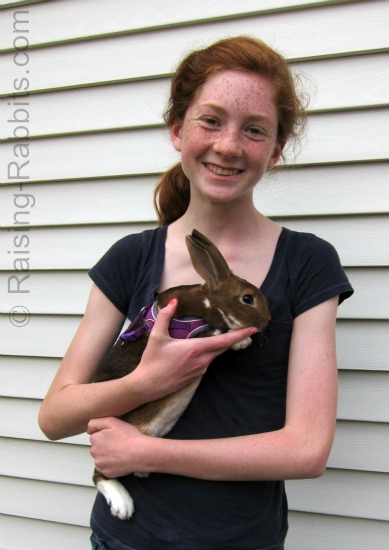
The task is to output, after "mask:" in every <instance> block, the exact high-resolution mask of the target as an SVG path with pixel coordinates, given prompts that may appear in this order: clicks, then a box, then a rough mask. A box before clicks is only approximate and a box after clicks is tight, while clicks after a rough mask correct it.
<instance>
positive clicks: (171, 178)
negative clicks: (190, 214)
mask: <svg viewBox="0 0 389 550" xmlns="http://www.w3.org/2000/svg"><path fill="white" fill-rule="evenodd" d="M189 201H190V186H189V180H188V178H187V177H186V176H185V174H184V172H183V170H182V167H181V162H178V163H177V164H175V165H174V166H172V167H171V168H170V169H169V170H168V171H167V172H165V173H164V174H163V176H162V178H161V179H160V181H159V182H158V184H157V186H156V188H155V191H154V208H155V210H156V212H157V215H158V221H159V225H160V226H162V225H167V224H169V223H172V222H174V221H176V220H178V218H180V217H181V216H182V215H183V214H185V212H186V210H187V208H188V206H189Z"/></svg>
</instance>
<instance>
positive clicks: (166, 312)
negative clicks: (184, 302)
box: [153, 298, 178, 336]
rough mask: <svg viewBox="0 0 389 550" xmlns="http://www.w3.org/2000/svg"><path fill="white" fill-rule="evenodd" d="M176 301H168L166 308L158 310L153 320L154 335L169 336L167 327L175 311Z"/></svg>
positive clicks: (174, 299)
mask: <svg viewBox="0 0 389 550" xmlns="http://www.w3.org/2000/svg"><path fill="white" fill-rule="evenodd" d="M177 304H178V301H177V299H176V298H173V299H172V300H170V302H169V303H168V304H167V306H165V307H163V308H161V309H160V311H159V312H158V315H157V318H156V320H155V324H154V328H153V331H155V334H164V335H165V336H169V325H170V322H171V320H172V319H173V316H174V313H175V312H176V309H177Z"/></svg>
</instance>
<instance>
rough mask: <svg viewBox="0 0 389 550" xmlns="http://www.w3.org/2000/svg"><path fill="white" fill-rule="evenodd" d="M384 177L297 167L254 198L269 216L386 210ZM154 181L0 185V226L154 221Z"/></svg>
mask: <svg viewBox="0 0 389 550" xmlns="http://www.w3.org/2000/svg"><path fill="white" fill-rule="evenodd" d="M388 177H389V164H388V163H386V162H379V163H362V164H358V163H356V164H346V165H332V166H331V165H326V166H305V167H304V166H303V167H297V166H296V167H294V168H292V169H288V168H285V169H281V170H279V171H276V172H272V173H270V174H266V175H265V176H264V178H263V179H262V180H261V183H260V184H259V185H257V187H256V189H255V191H254V201H255V205H256V206H257V208H258V210H260V211H261V212H262V213H264V214H265V215H267V216H270V217H280V216H291V217H292V216H293V217H297V216H312V215H320V216H323V215H336V214H338V215H344V214H365V213H368V214H380V213H382V214H386V213H387V211H388V203H389V198H388V200H385V197H386V196H387V194H388ZM158 179H159V174H156V175H153V176H134V177H123V178H117V179H109V178H107V179H97V180H78V181H68V182H57V183H55V202H53V186H54V184H53V183H52V182H46V183H28V182H27V183H26V185H24V188H23V190H22V191H20V190H19V189H18V185H17V184H16V185H15V184H11V185H4V186H3V187H2V198H1V208H2V217H3V225H5V226H8V227H12V226H14V223H15V221H17V220H18V219H19V218H18V216H19V217H20V219H21V220H22V219H24V221H28V222H29V226H30V227H33V226H35V225H39V226H50V225H55V226H57V227H58V226H62V225H90V224H96V223H101V224H107V223H127V222H128V221H129V220H131V221H132V223H134V222H138V223H140V222H155V220H156V213H155V210H154V207H153V200H152V197H153V192H154V187H155V185H156V183H157V181H158ZM366 185H369V193H366V192H365V191H366ZM362 195H363V196H364V200H363V201H361V199H360V197H361V196H362ZM75 196H77V200H76V201H75V200H74V197H75ZM22 211H28V214H25V217H24V218H23V216H22V214H18V212H22Z"/></svg>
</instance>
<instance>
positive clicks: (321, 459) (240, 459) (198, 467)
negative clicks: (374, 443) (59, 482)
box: [88, 297, 338, 481]
mask: <svg viewBox="0 0 389 550" xmlns="http://www.w3.org/2000/svg"><path fill="white" fill-rule="evenodd" d="M337 302H338V299H337V297H336V298H333V299H331V300H328V301H327V302H325V303H323V304H320V305H318V306H316V307H315V308H312V309H311V310H309V311H307V312H305V313H303V314H302V315H300V316H298V317H297V318H296V319H295V322H294V328H293V334H292V341H291V348H290V359H289V373H288V388H287V414H286V422H285V427H284V428H282V429H280V430H278V431H273V432H269V433H263V434H256V435H249V436H242V437H235V438H225V439H214V440H197V441H177V440H171V439H170V440H169V439H160V438H152V437H147V436H144V435H141V434H140V433H139V432H138V431H137V430H136V429H135V428H134V427H133V426H130V425H128V424H125V423H123V422H121V421H119V420H117V419H112V418H108V419H100V420H92V421H91V422H90V423H89V427H88V432H89V433H90V434H91V442H92V450H91V454H92V456H93V457H94V458H95V462H96V465H97V468H98V469H99V471H101V472H102V473H104V474H105V475H106V476H107V477H117V476H119V475H124V474H126V473H129V472H133V471H146V472H163V473H170V474H178V475H185V476H190V477H195V478H201V479H210V480H242V481H243V480H274V479H298V478H309V477H318V476H320V475H321V474H322V473H323V472H324V470H325V466H326V462H327V459H328V455H329V452H330V449H331V445H332V441H333V436H334V430H335V422H336V404H337V366H336V353H335V319H336V309H337Z"/></svg>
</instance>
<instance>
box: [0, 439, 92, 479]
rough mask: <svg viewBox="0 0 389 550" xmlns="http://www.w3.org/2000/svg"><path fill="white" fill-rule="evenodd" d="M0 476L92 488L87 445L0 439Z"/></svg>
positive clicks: (90, 461)
mask: <svg viewBox="0 0 389 550" xmlns="http://www.w3.org/2000/svg"><path fill="white" fill-rule="evenodd" d="M0 449H1V454H0V475H3V476H7V477H15V478H26V479H35V480H41V481H54V482H58V483H69V484H70V485H82V486H85V487H94V485H93V482H92V475H93V469H94V462H93V459H92V457H91V455H90V453H89V446H85V445H68V444H65V443H49V442H47V443H42V442H39V441H28V440H23V439H9V438H2V440H1V441H0Z"/></svg>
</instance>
